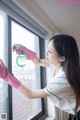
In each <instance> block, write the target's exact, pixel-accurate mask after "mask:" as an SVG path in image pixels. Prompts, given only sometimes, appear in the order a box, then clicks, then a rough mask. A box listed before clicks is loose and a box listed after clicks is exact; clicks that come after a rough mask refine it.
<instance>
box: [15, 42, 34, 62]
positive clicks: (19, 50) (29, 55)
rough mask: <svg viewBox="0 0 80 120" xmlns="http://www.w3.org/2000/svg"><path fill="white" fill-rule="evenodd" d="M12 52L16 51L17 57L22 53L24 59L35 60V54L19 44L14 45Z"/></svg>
mask: <svg viewBox="0 0 80 120" xmlns="http://www.w3.org/2000/svg"><path fill="white" fill-rule="evenodd" d="M13 51H16V53H17V54H19V55H20V54H22V53H24V54H25V55H26V58H27V59H29V60H34V59H36V53H35V52H33V51H31V50H29V49H28V48H26V47H25V46H23V45H21V44H14V45H13Z"/></svg>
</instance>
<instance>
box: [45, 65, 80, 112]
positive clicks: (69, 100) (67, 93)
mask: <svg viewBox="0 0 80 120" xmlns="http://www.w3.org/2000/svg"><path fill="white" fill-rule="evenodd" d="M44 91H45V92H46V93H47V94H48V95H50V96H49V97H48V98H49V99H50V100H51V101H52V102H53V103H54V104H55V105H56V106H57V107H58V108H60V109H61V110H63V111H65V112H67V113H70V114H75V107H76V98H75V95H74V92H73V90H72V88H71V86H70V84H69V83H68V81H67V79H66V75H65V72H64V71H63V67H61V68H60V69H59V71H58V72H57V73H56V75H55V76H54V77H53V78H52V79H51V81H50V83H49V84H48V85H47V87H46V88H44ZM79 109H80V106H79V107H78V110H79Z"/></svg>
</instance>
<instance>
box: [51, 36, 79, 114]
mask: <svg viewBox="0 0 80 120" xmlns="http://www.w3.org/2000/svg"><path fill="white" fill-rule="evenodd" d="M50 41H53V46H54V48H55V50H56V51H57V53H58V55H59V56H64V57H65V61H63V62H62V66H63V68H64V71H65V74H66V77H67V80H68V82H69V84H70V86H71V87H72V89H73V91H74V94H75V96H76V109H75V112H77V108H78V105H79V104H80V63H79V51H78V46H77V43H76V40H75V39H74V38H73V37H72V36H69V35H64V34H62V35H56V36H54V37H52V38H51V39H50Z"/></svg>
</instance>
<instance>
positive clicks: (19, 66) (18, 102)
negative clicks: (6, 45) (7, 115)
mask: <svg viewBox="0 0 80 120" xmlns="http://www.w3.org/2000/svg"><path fill="white" fill-rule="evenodd" d="M35 40H36V41H35ZM35 43H37V44H36V45H35ZM14 44H22V45H24V46H26V47H27V48H29V49H31V50H33V51H35V50H38V49H39V38H38V36H36V35H34V34H32V33H31V32H29V31H28V30H26V29H24V28H23V27H21V26H20V25H18V24H16V23H15V22H13V21H12V46H13V45H14ZM12 73H13V74H14V75H15V76H16V77H17V78H18V79H19V80H20V81H21V82H22V83H23V84H24V85H25V86H28V87H29V88H32V89H38V88H40V75H39V73H40V71H39V68H37V67H36V66H35V64H34V63H33V62H32V61H30V60H27V59H26V58H25V56H19V55H17V54H16V52H13V53H12ZM41 109H42V108H41V99H33V100H30V99H28V98H26V97H24V96H23V95H21V93H19V92H17V90H15V89H13V120H30V119H31V118H33V117H34V116H36V115H37V114H38V113H39V112H40V111H41Z"/></svg>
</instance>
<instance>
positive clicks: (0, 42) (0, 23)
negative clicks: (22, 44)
mask: <svg viewBox="0 0 80 120" xmlns="http://www.w3.org/2000/svg"><path fill="white" fill-rule="evenodd" d="M0 30H1V31H0V59H2V60H3V52H4V51H3V47H4V44H3V41H4V15H3V12H2V11H0ZM3 84H4V82H3V80H2V79H1V78H0V113H3Z"/></svg>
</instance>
